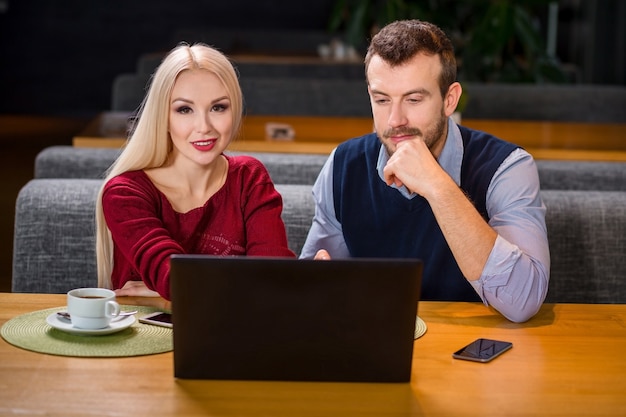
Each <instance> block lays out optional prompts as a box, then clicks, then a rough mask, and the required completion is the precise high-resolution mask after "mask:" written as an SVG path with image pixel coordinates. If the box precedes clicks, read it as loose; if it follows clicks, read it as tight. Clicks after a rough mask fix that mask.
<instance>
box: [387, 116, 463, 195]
mask: <svg viewBox="0 0 626 417" xmlns="http://www.w3.org/2000/svg"><path fill="white" fill-rule="evenodd" d="M387 161H389V154H387V148H385V147H384V146H381V147H380V151H379V152H378V162H377V163H376V170H377V171H378V176H379V177H380V179H381V180H382V181H384V180H385V176H384V175H383V169H384V168H385V165H387ZM462 161H463V139H462V138H461V131H460V130H459V126H457V124H456V123H455V122H454V120H453V119H452V118H451V117H448V136H447V137H446V143H445V144H444V145H443V149H442V150H441V155H439V158H438V159H437V162H439V165H440V166H441V167H442V168H443V170H444V171H446V172H447V173H448V175H450V177H452V179H453V180H454V182H455V183H456V184H457V185H461V163H462ZM391 187H393V188H395V189H397V190H398V191H400V193H401V194H402V195H403V196H405V197H406V198H413V197H415V196H416V195H417V194H415V193H410V192H409V190H408V189H407V188H406V187H405V186H402V187H398V186H396V185H395V184H391Z"/></svg>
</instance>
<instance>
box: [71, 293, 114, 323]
mask: <svg viewBox="0 0 626 417" xmlns="http://www.w3.org/2000/svg"><path fill="white" fill-rule="evenodd" d="M67 312H68V313H70V319H71V321H72V325H73V326H74V327H77V328H79V329H104V328H105V327H108V326H109V323H111V320H112V319H114V318H115V317H117V316H118V315H119V314H120V305H119V304H118V303H117V301H115V292H113V291H111V290H108V289H106V288H77V289H74V290H71V291H69V292H68V293H67Z"/></svg>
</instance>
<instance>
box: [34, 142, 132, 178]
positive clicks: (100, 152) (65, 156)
mask: <svg viewBox="0 0 626 417" xmlns="http://www.w3.org/2000/svg"><path fill="white" fill-rule="evenodd" d="M120 152H121V149H115V148H77V147H74V146H50V147H47V148H44V149H42V150H41V151H40V152H39V153H38V154H37V156H36V157H35V178H91V179H97V178H104V173H105V171H106V170H107V169H108V168H109V167H110V166H111V164H112V163H113V162H114V161H115V159H116V158H117V157H118V156H119V154H120Z"/></svg>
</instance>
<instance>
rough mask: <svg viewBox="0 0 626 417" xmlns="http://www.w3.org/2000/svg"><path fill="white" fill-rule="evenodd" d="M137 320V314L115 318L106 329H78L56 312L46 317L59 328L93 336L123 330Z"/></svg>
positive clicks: (47, 320) (52, 324)
mask: <svg viewBox="0 0 626 417" xmlns="http://www.w3.org/2000/svg"><path fill="white" fill-rule="evenodd" d="M135 321H136V319H135V316H125V317H123V318H121V319H113V321H111V323H110V324H109V326H108V327H105V328H104V329H78V328H76V327H74V326H72V323H71V322H69V321H68V320H65V319H63V318H61V317H59V316H58V315H57V313H56V312H55V313H52V314H50V315H49V316H48V317H46V323H48V324H49V325H50V326H52V327H54V328H55V329H57V330H61V331H63V332H66V333H72V334H78V335H92V336H101V335H105V334H111V333H116V332H119V331H122V330H124V329H127V328H129V327H130V326H132V325H133V324H135Z"/></svg>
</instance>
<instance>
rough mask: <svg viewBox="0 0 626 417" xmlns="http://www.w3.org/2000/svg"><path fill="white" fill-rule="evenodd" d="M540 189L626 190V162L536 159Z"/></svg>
mask: <svg viewBox="0 0 626 417" xmlns="http://www.w3.org/2000/svg"><path fill="white" fill-rule="evenodd" d="M537 170H538V172H539V181H540V183H541V189H542V190H590V191H626V163H624V162H594V161H552V160H538V161H537Z"/></svg>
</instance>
